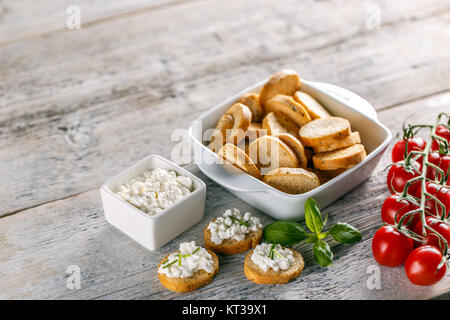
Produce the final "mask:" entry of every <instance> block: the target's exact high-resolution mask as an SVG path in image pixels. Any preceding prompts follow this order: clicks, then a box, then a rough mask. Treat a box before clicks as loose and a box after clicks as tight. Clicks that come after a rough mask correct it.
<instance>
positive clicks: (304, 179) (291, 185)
mask: <svg viewBox="0 0 450 320" xmlns="http://www.w3.org/2000/svg"><path fill="white" fill-rule="evenodd" d="M263 181H264V182H265V183H267V184H268V185H270V186H272V187H274V188H275V189H278V190H280V191H283V192H286V193H290V194H301V193H305V192H308V191H310V190H312V189H315V188H317V187H318V186H320V180H319V178H318V177H317V175H316V174H315V173H314V172H310V171H308V170H306V169H302V168H278V169H274V170H271V171H270V172H269V173H267V174H266V175H265V176H264V179H263Z"/></svg>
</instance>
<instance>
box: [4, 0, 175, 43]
mask: <svg viewBox="0 0 450 320" xmlns="http://www.w3.org/2000/svg"><path fill="white" fill-rule="evenodd" d="M178 2H179V0H178V1H177V0H132V1H98V0H97V1H86V0H78V1H76V2H74V1H69V0H63V1H58V2H55V1H45V0H44V1H42V0H41V1H39V5H36V2H35V1H30V0H20V1H19V0H16V1H8V2H7V3H6V2H3V1H2V2H1V3H0V21H1V22H2V28H1V30H0V45H1V44H5V43H11V42H15V41H23V40H26V39H29V38H33V37H44V36H48V35H51V34H54V33H58V32H62V31H64V29H65V28H66V21H67V18H68V17H69V15H70V14H69V13H67V9H68V8H69V6H72V5H76V6H78V7H79V9H80V14H81V15H80V18H81V26H82V27H85V26H89V25H92V24H93V23H100V22H102V21H104V20H106V19H117V18H123V17H127V16H130V15H134V14H139V13H140V12H145V11H148V10H154V9H157V8H160V7H163V6H167V5H175V4H177V3H178Z"/></svg>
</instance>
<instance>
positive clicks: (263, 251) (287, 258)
mask: <svg viewBox="0 0 450 320" xmlns="http://www.w3.org/2000/svg"><path fill="white" fill-rule="evenodd" d="M271 247H272V244H271V243H261V244H260V245H257V246H256V247H255V249H254V251H253V253H252V256H251V260H252V261H253V262H254V263H255V264H256V265H257V266H258V267H260V268H261V269H262V270H263V271H264V272H267V270H269V268H272V269H273V270H274V271H280V270H287V269H289V268H290V267H291V263H293V262H294V261H295V258H294V255H293V253H292V251H291V250H289V249H288V248H286V249H283V248H282V247H281V246H280V245H279V244H277V245H276V246H275V248H274V253H273V259H272V258H271V257H270V256H269V253H270V248H271Z"/></svg>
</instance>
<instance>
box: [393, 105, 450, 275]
mask: <svg viewBox="0 0 450 320" xmlns="http://www.w3.org/2000/svg"><path fill="white" fill-rule="evenodd" d="M443 120H444V121H445V120H446V124H444V126H446V127H447V129H450V116H449V114H447V113H441V114H439V116H438V117H437V120H436V122H435V124H433V125H424V124H419V125H409V126H408V127H407V128H405V127H404V128H403V133H404V138H403V139H404V143H405V149H404V152H405V153H404V160H401V161H398V162H395V163H393V164H392V165H391V166H394V165H395V166H401V167H403V168H404V170H405V171H406V172H408V173H413V174H414V175H415V176H414V177H413V178H411V179H409V180H408V181H406V183H405V185H404V188H403V191H402V192H399V191H398V190H396V189H395V188H394V186H393V185H392V184H393V181H388V183H390V186H391V188H390V190H392V193H395V194H397V196H398V197H399V199H404V200H406V201H408V202H409V203H411V204H413V205H414V209H412V210H410V211H408V212H406V213H402V216H401V217H400V219H399V220H398V223H397V216H398V215H399V213H400V211H401V210H398V211H397V213H396V214H395V218H394V224H395V226H394V227H395V228H396V229H397V230H398V231H399V232H400V233H402V234H403V235H405V236H406V237H408V238H411V239H413V240H414V241H417V242H421V243H425V240H426V238H425V237H426V235H427V231H428V232H430V233H433V234H435V235H436V236H437V237H438V239H439V243H440V245H441V244H442V245H441V250H442V256H443V257H442V261H441V262H440V264H439V266H438V269H439V268H440V267H442V265H443V264H445V263H446V261H448V260H449V259H450V256H449V243H448V242H447V240H446V239H445V238H444V237H443V236H442V235H441V234H440V233H439V232H438V231H436V230H434V229H433V228H432V227H431V226H429V225H428V223H427V221H426V216H432V217H434V218H435V219H438V220H440V221H443V222H445V223H449V219H450V208H448V209H447V210H446V206H445V204H444V203H442V201H441V200H440V199H438V197H436V196H435V195H433V194H431V193H430V192H428V190H427V182H428V183H435V184H437V185H439V186H440V187H441V188H444V187H445V184H446V182H447V181H448V179H449V174H450V172H449V171H450V169H448V170H447V172H444V170H442V169H441V168H440V167H439V166H437V165H436V164H434V163H431V162H430V161H429V157H430V154H431V152H432V151H433V150H432V145H433V144H435V143H436V141H437V143H438V146H439V148H438V152H439V154H440V155H442V156H445V155H449V154H450V152H449V142H448V141H447V139H445V138H444V137H441V136H439V135H438V134H436V130H437V128H438V127H439V126H443V124H442V122H443ZM423 129H429V130H430V134H429V137H428V139H427V141H426V146H425V148H424V149H423V150H417V149H416V150H412V151H409V150H408V142H409V140H410V139H411V138H413V137H414V136H415V135H416V134H417V133H418V132H419V131H420V130H423ZM419 162H420V163H421V165H419V166H417V165H416V164H417V163H419ZM430 169H431V170H434V171H435V172H436V174H435V176H434V179H431V178H430V177H428V176H427V173H428V172H429V170H430ZM411 185H416V186H417V187H418V189H417V190H419V191H420V193H419V194H417V193H416V194H414V192H408V191H409V188H410V187H411ZM430 199H431V200H432V201H433V203H434V206H435V213H433V212H430V208H428V207H427V201H429V200H430ZM439 208H440V209H442V213H441V214H439V211H440V210H439ZM431 209H432V208H431ZM415 215H419V216H420V222H421V230H420V231H421V232H420V233H421V234H417V233H415V232H413V231H412V230H410V229H409V228H407V227H408V224H409V223H410V222H411V221H412V218H413V217H414V216H415Z"/></svg>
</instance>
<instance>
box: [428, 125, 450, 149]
mask: <svg viewBox="0 0 450 320" xmlns="http://www.w3.org/2000/svg"><path fill="white" fill-rule="evenodd" d="M436 135H438V136H441V137H443V138H445V140H447V142H448V143H449V144H450V130H449V129H447V127H446V126H444V125H439V126H438V127H437V128H436ZM431 150H433V151H437V150H439V142H437V141H436V140H433V143H432V144H431Z"/></svg>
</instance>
